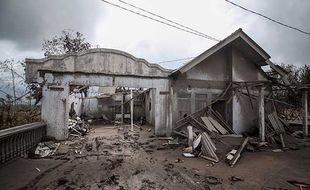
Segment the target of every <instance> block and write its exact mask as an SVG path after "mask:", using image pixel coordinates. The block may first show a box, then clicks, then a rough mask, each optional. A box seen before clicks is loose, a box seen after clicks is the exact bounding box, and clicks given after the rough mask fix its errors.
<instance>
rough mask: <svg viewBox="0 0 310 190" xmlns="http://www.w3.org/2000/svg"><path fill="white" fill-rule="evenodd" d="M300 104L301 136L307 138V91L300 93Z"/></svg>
mask: <svg viewBox="0 0 310 190" xmlns="http://www.w3.org/2000/svg"><path fill="white" fill-rule="evenodd" d="M302 104H303V134H304V137H308V91H307V89H305V90H304V91H302Z"/></svg>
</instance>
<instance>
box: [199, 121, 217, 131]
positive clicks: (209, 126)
mask: <svg viewBox="0 0 310 190" xmlns="http://www.w3.org/2000/svg"><path fill="white" fill-rule="evenodd" d="M201 120H202V121H203V123H204V124H205V125H206V126H207V128H208V130H209V131H212V132H216V133H218V131H217V130H216V129H215V128H214V127H213V125H212V123H211V122H210V120H209V119H208V118H207V117H201Z"/></svg>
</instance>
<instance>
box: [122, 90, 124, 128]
mask: <svg viewBox="0 0 310 190" xmlns="http://www.w3.org/2000/svg"><path fill="white" fill-rule="evenodd" d="M121 104H122V105H121V114H122V116H121V117H122V118H121V124H122V125H124V94H123V92H122V97H121Z"/></svg>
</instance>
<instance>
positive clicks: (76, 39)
mask: <svg viewBox="0 0 310 190" xmlns="http://www.w3.org/2000/svg"><path fill="white" fill-rule="evenodd" d="M83 36H84V35H83V34H82V33H80V32H73V31H71V30H63V31H62V33H61V36H54V37H53V38H52V39H49V40H44V43H43V44H42V50H43V51H44V56H50V55H61V54H65V53H77V52H79V51H83V50H87V49H89V48H90V47H91V45H90V43H89V42H86V41H85V38H84V37H83Z"/></svg>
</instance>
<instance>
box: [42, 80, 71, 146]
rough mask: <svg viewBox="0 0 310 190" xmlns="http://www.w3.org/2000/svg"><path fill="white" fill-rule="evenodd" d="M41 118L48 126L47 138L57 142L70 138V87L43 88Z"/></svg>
mask: <svg viewBox="0 0 310 190" xmlns="http://www.w3.org/2000/svg"><path fill="white" fill-rule="evenodd" d="M41 117H42V120H43V121H44V122H46V124H47V128H46V133H47V136H49V137H54V138H55V139H57V140H65V139H66V138H67V137H68V119H69V86H67V85H65V86H49V87H47V86H44V87H43V98H42V105H41Z"/></svg>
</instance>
